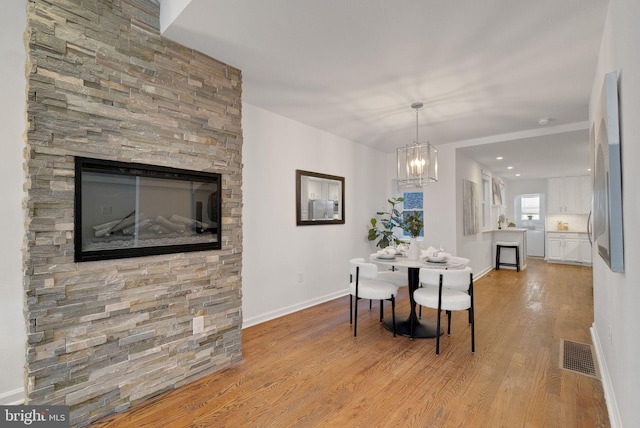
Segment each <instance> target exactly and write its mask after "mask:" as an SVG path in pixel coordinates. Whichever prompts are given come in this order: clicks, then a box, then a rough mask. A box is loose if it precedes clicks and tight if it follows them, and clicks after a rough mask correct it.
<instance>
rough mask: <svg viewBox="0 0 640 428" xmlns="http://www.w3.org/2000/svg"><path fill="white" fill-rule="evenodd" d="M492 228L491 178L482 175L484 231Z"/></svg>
mask: <svg viewBox="0 0 640 428" xmlns="http://www.w3.org/2000/svg"><path fill="white" fill-rule="evenodd" d="M489 228H491V178H490V177H489V176H488V175H487V174H485V173H482V229H483V230H484V229H489Z"/></svg>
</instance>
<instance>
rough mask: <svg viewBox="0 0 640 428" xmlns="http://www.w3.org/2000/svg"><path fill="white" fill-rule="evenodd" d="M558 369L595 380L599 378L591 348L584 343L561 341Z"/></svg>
mask: <svg viewBox="0 0 640 428" xmlns="http://www.w3.org/2000/svg"><path fill="white" fill-rule="evenodd" d="M560 368H561V369H565V370H570V371H572V372H575V373H580V374H583V375H587V376H591V377H594V378H596V379H599V378H600V375H599V373H598V366H597V365H596V363H595V358H594V352H593V347H592V346H591V345H587V344H586V343H578V342H571V341H569V340H564V339H562V340H561V341H560Z"/></svg>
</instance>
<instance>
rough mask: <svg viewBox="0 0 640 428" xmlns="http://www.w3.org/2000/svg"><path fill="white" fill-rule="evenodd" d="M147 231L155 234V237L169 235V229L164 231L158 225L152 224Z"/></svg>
mask: <svg viewBox="0 0 640 428" xmlns="http://www.w3.org/2000/svg"><path fill="white" fill-rule="evenodd" d="M149 230H150V231H152V232H153V233H155V234H156V235H166V234H167V233H171V231H170V230H169V229H166V228H164V227H162V226H160V225H159V224H154V225H153V226H151V227H150V228H149Z"/></svg>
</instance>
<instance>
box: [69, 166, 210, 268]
mask: <svg viewBox="0 0 640 428" xmlns="http://www.w3.org/2000/svg"><path fill="white" fill-rule="evenodd" d="M75 167H76V175H75V242H74V244H75V254H74V260H75V261H76V262H82V261H90V260H105V259H116V258H124V257H140V256H148V255H157V254H167V253H177V252H185V251H203V250H215V249H220V248H221V241H222V236H221V227H220V226H221V225H220V218H221V202H222V198H221V192H220V184H221V175H220V174H216V173H205V172H197V171H187V170H180V169H174V168H167V167H159V166H152V165H143V164H133V163H123V162H114V161H105V160H97V159H87V158H81V157H78V158H76V162H75Z"/></svg>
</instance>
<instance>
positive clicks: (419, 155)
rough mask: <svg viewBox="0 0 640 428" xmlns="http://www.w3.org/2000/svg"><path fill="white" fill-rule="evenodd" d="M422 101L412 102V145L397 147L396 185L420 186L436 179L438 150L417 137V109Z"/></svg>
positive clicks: (420, 106)
mask: <svg viewBox="0 0 640 428" xmlns="http://www.w3.org/2000/svg"><path fill="white" fill-rule="evenodd" d="M422 106H423V104H422V103H413V104H411V108H413V109H415V111H416V140H415V142H414V144H413V145H412V146H405V147H400V148H398V186H415V187H422V186H423V185H424V184H426V183H432V182H436V181H438V150H437V149H436V148H435V147H433V146H432V145H431V144H429V143H428V142H427V143H420V139H419V138H418V110H419V109H421V108H422Z"/></svg>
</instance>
